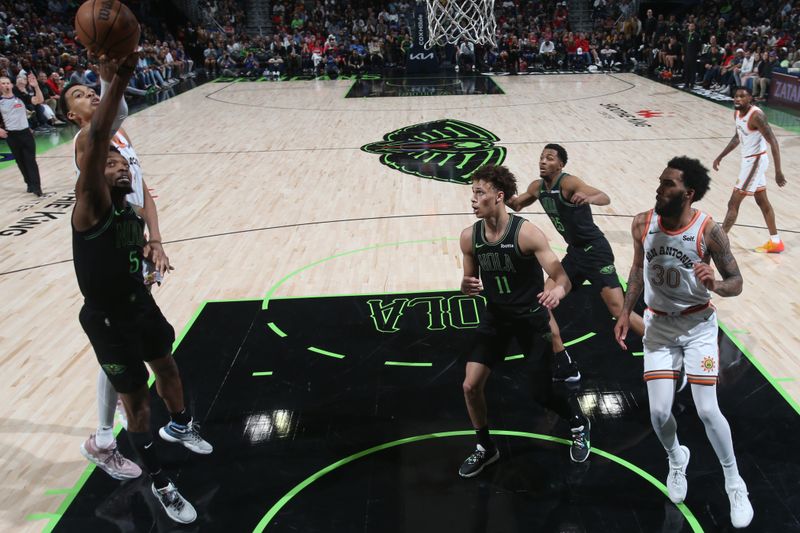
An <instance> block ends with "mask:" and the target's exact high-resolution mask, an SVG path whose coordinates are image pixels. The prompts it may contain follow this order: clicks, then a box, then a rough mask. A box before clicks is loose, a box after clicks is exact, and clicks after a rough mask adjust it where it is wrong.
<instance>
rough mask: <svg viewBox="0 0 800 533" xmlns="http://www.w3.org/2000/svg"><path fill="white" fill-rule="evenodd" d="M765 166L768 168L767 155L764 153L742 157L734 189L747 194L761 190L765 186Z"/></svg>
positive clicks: (750, 194) (751, 194)
mask: <svg viewBox="0 0 800 533" xmlns="http://www.w3.org/2000/svg"><path fill="white" fill-rule="evenodd" d="M767 168H769V157H767V154H766V153H763V154H760V155H756V156H750V157H743V158H742V169H741V171H740V172H739V179H738V180H737V181H736V187H735V189H736V190H737V191H738V192H739V193H741V194H746V195H747V196H753V195H754V194H755V193H757V192H758V191H763V190H764V189H766V188H767Z"/></svg>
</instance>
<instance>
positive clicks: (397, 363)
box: [383, 361, 433, 366]
mask: <svg viewBox="0 0 800 533" xmlns="http://www.w3.org/2000/svg"><path fill="white" fill-rule="evenodd" d="M383 364H384V365H386V366H433V363H406V362H404V361H386V362H384V363H383Z"/></svg>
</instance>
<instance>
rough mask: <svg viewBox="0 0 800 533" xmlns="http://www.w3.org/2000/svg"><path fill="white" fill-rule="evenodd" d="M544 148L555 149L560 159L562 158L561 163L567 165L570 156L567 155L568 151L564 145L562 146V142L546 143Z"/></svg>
mask: <svg viewBox="0 0 800 533" xmlns="http://www.w3.org/2000/svg"><path fill="white" fill-rule="evenodd" d="M544 149H545V150H555V151H556V154H558V159H560V160H561V164H562V165H564V166H566V165H567V159H569V158H568V157H567V151H566V150H565V149H564V147H563V146H561V145H560V144H553V143H550V144H547V145H545V147H544Z"/></svg>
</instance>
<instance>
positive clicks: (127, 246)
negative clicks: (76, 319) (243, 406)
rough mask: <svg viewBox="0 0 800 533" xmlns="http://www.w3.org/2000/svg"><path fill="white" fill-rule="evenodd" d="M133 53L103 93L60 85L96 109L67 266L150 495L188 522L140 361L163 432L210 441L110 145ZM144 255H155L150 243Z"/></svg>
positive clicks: (119, 159)
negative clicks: (150, 277) (157, 438)
mask: <svg viewBox="0 0 800 533" xmlns="http://www.w3.org/2000/svg"><path fill="white" fill-rule="evenodd" d="M137 59H138V54H137V53H133V54H131V55H129V56H128V57H127V58H126V59H125V60H124V62H122V64H121V65H120V66H119V68H118V69H117V71H116V75H115V76H114V77H113V79H112V81H111V84H110V85H109V87H108V94H107V96H106V97H105V98H103V99H102V100H100V99H98V98H97V96H96V95H94V93H93V91H91V90H86V89H84V90H80V89H77V90H72V91H65V92H68V93H69V95H68V96H67V100H71V101H72V104H74V102H75V101H76V100H85V101H87V102H88V103H89V105H92V106H96V107H97V109H96V110H95V112H94V114H93V116H92V119H91V121H90V122H89V124H87V125H86V126H85V127H84V128H83V129H81V131H80V133H79V134H78V136H77V138H76V142H75V146H76V153H77V154H79V155H78V169H79V170H78V172H79V174H78V180H77V184H76V187H75V196H76V200H75V208H74V210H73V212H72V244H73V257H74V263H75V273H76V275H77V278H78V286H79V287H80V290H81V293H82V294H83V296H84V305H83V307H82V308H81V312H80V322H81V326H82V327H83V329H84V331H85V332H86V334H87V336H88V337H89V340H90V341H91V343H92V347H93V348H94V351H95V354H96V356H97V360H98V362H99V363H100V366H101V368H102V369H103V371H104V372H105V373H106V375H107V376H108V378H109V380H110V381H111V383H112V385H113V386H114V388H115V389H116V390H117V392H118V393H119V394H120V396H121V398H122V402H123V404H124V406H125V410H126V412H127V413H128V435H129V437H130V439H131V443H132V444H133V447H134V449H135V450H136V451H137V453H138V455H139V457H140V459H141V460H142V462H143V464H144V466H145V468H146V470H147V471H148V473H149V474H150V477H151V478H152V480H153V484H152V487H151V488H152V492H153V494H154V496H156V498H157V499H158V500H159V502H160V503H161V505H162V506H163V508H164V509H165V511H166V512H167V515H168V516H169V517H170V518H171V519H172V520H175V521H176V522H181V523H190V522H193V521H194V520H195V519H196V518H197V512H196V511H195V510H194V508H193V507H192V505H191V504H190V503H189V502H187V501H186V500H185V499H184V498H183V497H182V496H181V495H180V493H179V492H178V490H177V489H176V488H175V486H174V485H173V484H172V482H171V481H170V480H169V478H167V476H166V474H165V473H164V472H163V471H162V469H161V463H160V461H159V457H158V453H157V452H156V448H155V446H153V438H152V434H151V433H150V406H149V391H148V388H147V378H148V374H147V369H146V367H145V364H144V363H145V361H146V362H147V363H148V364H149V366H150V368H151V369H152V370H153V372H154V374H155V376H156V389H157V391H158V393H159V395H160V396H161V397H162V398H163V399H164V402H165V403H166V405H167V408H168V409H169V412H170V417H171V419H172V420H171V422H170V423H169V424H168V426H170V427H171V428H172V429H171V432H177V431H179V434H178V437H176V438H175V439H174V440H176V441H180V442H182V443H183V444H184V445H185V446H186V447H187V448H189V449H192V450H194V451H196V452H200V453H210V452H211V449H212V448H211V445H210V444H208V443H207V442H206V441H205V440H203V439H202V437H201V436H200V434H199V433H198V428H197V426H196V425H194V424H193V423H192V418H191V415H190V414H189V412H188V410H187V409H186V408H185V405H184V399H183V385H182V382H181V378H180V375H179V372H178V367H177V365H176V364H175V360H174V359H173V358H172V354H171V350H172V343H173V341H174V339H175V332H174V330H173V328H172V326H170V324H169V323H168V322H167V320H166V319H165V318H164V316H163V315H162V314H161V310H160V309H159V308H158V306H157V305H156V303H155V301H154V300H153V297H152V296H151V295H150V292H149V291H148V290H147V288H146V287H145V284H144V280H143V277H142V264H143V262H144V260H145V257H144V254H143V249H144V246H145V242H144V228H143V226H144V224H143V221H142V219H141V218H140V217H139V216H138V215H136V214H135V213H134V212H133V210H132V209H131V207H130V205H129V204H128V203H127V201H126V199H125V197H126V195H127V194H130V193H131V192H132V190H131V175H130V170H129V163H128V160H127V159H126V158H125V157H123V156H122V155H121V154H120V153H119V150H118V149H116V148H115V147H113V146H110V143H111V140H112V138H113V134H112V127H113V122H114V118H115V116H116V111H117V109H118V106H119V103H120V100H121V98H122V95H123V92H124V90H125V87H126V86H127V84H128V81H129V80H130V77H131V75H132V74H133V71H134V68H135V65H136V61H137ZM67 105H69V104H67ZM149 259H151V260H152V259H153V257H152V250H151V257H150V258H149ZM173 426H174V427H173ZM163 429H164V428H162V432H160V433H161V434H162V437H163V436H164V433H163ZM168 440H172V439H168Z"/></svg>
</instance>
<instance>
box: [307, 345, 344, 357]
mask: <svg viewBox="0 0 800 533" xmlns="http://www.w3.org/2000/svg"><path fill="white" fill-rule="evenodd" d="M306 350H308V351H309V352H314V353H319V354H322V355H327V356H328V357H335V358H336V359H344V355H342V354H340V353H336V352H329V351H327V350H322V349H320V348H314V347H313V346H309V347H308V348H306Z"/></svg>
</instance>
